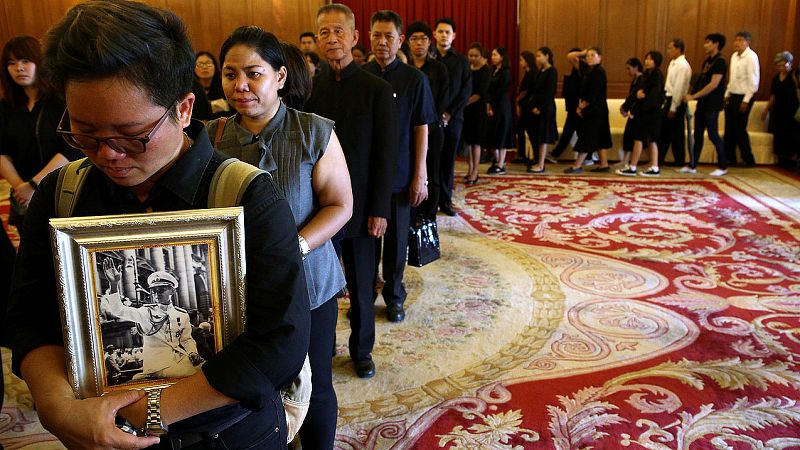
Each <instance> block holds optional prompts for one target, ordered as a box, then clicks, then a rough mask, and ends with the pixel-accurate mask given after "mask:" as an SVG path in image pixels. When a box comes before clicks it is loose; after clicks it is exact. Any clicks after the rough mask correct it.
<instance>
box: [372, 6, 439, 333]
mask: <svg viewBox="0 0 800 450" xmlns="http://www.w3.org/2000/svg"><path fill="white" fill-rule="evenodd" d="M402 30H403V21H402V19H401V17H400V15H399V14H397V13H396V12H394V11H389V10H382V11H377V12H375V13H374V14H372V17H370V34H369V36H370V44H371V48H372V51H373V52H374V53H375V61H373V62H371V63H367V64H365V65H364V66H363V68H364V70H366V71H367V72H369V73H371V74H373V75H375V76H378V77H380V78H382V79H384V80H386V81H388V82H389V84H391V85H392V89H393V90H394V94H395V101H394V105H395V109H396V117H397V128H398V144H397V162H396V165H395V170H394V185H393V186H392V201H391V209H390V217H389V223H388V226H387V228H386V235H385V236H384V238H383V244H384V245H383V266H382V268H383V279H384V280H385V283H384V285H383V289H382V290H381V293H382V295H383V301H384V302H385V303H386V320H388V321H389V322H395V323H396V322H402V321H403V320H404V319H405V317H406V312H405V309H404V307H403V304H404V303H405V300H406V296H407V295H408V293H407V292H406V288H405V286H404V285H403V274H404V272H405V269H406V255H407V254H408V230H409V227H410V226H411V208H416V207H417V206H419V205H420V204H421V203H422V201H423V200H425V199H426V198H427V197H428V168H427V165H426V162H425V160H426V158H427V152H428V124H429V123H433V122H435V121H436V120H437V117H436V111H435V109H434V106H433V94H431V90H430V87H429V86H428V78H427V77H426V76H425V75H424V74H423V73H422V72H421V71H419V70H417V69H415V68H414V67H411V66H410V65H408V64H405V63H403V62H401V61H400V60H399V59H398V58H397V55H398V52H399V51H400V45H401V44H402V43H403V40H404V39H405V35H404V34H402ZM376 246H377V248H376V250H377V251H376V256H378V258H376V263H375V267H376V275H377V266H378V261H380V247H381V243H380V240H379V241H378V242H377V243H376Z"/></svg>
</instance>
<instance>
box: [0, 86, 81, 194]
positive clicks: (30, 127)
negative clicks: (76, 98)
mask: <svg viewBox="0 0 800 450" xmlns="http://www.w3.org/2000/svg"><path fill="white" fill-rule="evenodd" d="M64 109H66V106H65V105H64V102H62V101H61V100H57V99H54V98H53V99H49V100H40V101H38V102H36V103H35V104H34V106H33V110H31V111H28V108H25V107H23V108H17V107H14V106H11V105H9V104H7V103H4V104H3V116H4V117H3V121H2V131H0V154H1V155H7V156H8V157H9V158H11V162H13V163H14V168H16V169H17V173H19V176H20V178H22V179H23V180H29V179H30V178H31V177H33V176H34V175H36V174H37V173H39V171H40V170H42V168H43V167H44V166H45V165H46V164H47V163H48V162H49V161H50V160H51V159H53V156H55V155H56V154H58V153H60V154H61V155H63V156H64V157H65V158H67V159H68V160H70V161H74V160H76V159H79V158H81V157H83V155H82V154H81V152H80V151H78V150H76V149H74V148H72V147H70V146H69V145H67V143H66V142H64V140H63V139H61V137H60V136H58V135H57V134H56V128H57V127H58V121H59V120H60V119H61V115H62V114H63V113H64ZM37 122H38V127H37ZM37 135H38V140H37Z"/></svg>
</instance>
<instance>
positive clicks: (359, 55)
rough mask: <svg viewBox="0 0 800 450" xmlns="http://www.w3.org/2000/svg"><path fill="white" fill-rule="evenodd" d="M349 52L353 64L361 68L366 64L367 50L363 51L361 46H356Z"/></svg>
mask: <svg viewBox="0 0 800 450" xmlns="http://www.w3.org/2000/svg"><path fill="white" fill-rule="evenodd" d="M350 51H351V52H352V53H353V62H354V63H356V64H358V65H359V66H363V65H364V64H366V63H367V49H365V48H364V46H363V45H361V44H356V45H354V46H353V49H352V50H350Z"/></svg>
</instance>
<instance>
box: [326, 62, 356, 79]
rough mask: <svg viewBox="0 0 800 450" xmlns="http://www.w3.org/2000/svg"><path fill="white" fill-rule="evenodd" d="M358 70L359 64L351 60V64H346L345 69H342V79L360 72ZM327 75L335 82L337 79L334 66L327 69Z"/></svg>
mask: <svg viewBox="0 0 800 450" xmlns="http://www.w3.org/2000/svg"><path fill="white" fill-rule="evenodd" d="M358 71H359V67H358V64H356V63H355V62H350V64H348V65H346V66H344V69H342V72H341V79H342V80H346V79H348V78H350V77H352V76H353V75H355V74H356V73H358ZM327 75H328V77H329V78H330V79H331V80H332V81H334V82H335V81H336V71H335V70H333V68H331V69H330V70H328V71H327Z"/></svg>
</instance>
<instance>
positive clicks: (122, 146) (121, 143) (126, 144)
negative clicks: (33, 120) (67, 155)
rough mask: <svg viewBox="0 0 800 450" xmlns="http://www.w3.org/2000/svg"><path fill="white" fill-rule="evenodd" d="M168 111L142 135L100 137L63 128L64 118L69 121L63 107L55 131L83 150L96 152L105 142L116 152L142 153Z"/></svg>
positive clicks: (67, 141)
mask: <svg viewBox="0 0 800 450" xmlns="http://www.w3.org/2000/svg"><path fill="white" fill-rule="evenodd" d="M177 102H178V100H177V99H176V100H175V102H173V103H177ZM170 111H172V107H169V108H167V110H166V111H164V115H163V116H161V118H160V119H158V123H156V125H155V126H154V127H153V128H152V129H151V130H150V131H149V132H148V133H147V134H145V135H144V137H128V136H109V137H106V138H101V137H97V136H92V135H90V134H80V133H73V132H71V131H68V130H65V129H64V119H67V122H69V119H68V114H69V113H68V112H67V110H66V109H65V110H64V114H62V115H61V120H60V121H59V122H58V127H57V128H56V133H57V134H59V135H61V137H62V138H64V141H65V142H66V143H67V144H69V146H70V147H74V148H76V149H78V150H82V151H84V152H96V151H97V150H98V149H99V148H100V144H101V143H105V144H106V145H108V147H109V148H111V150H114V151H115V152H117V153H131V154H138V153H144V152H145V151H147V143H148V142H150V139H152V136H153V134H155V132H156V131H157V130H158V128H159V127H160V126H161V124H162V123H164V120H166V119H167V116H168V115H169V113H170Z"/></svg>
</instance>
